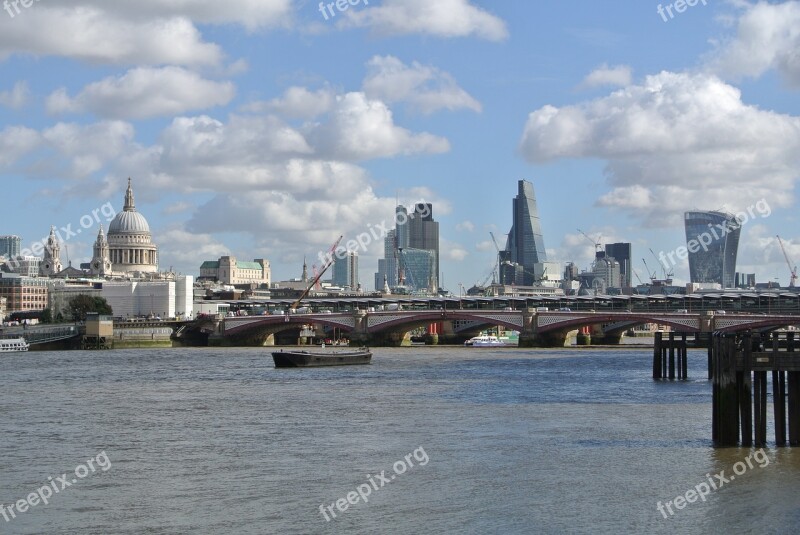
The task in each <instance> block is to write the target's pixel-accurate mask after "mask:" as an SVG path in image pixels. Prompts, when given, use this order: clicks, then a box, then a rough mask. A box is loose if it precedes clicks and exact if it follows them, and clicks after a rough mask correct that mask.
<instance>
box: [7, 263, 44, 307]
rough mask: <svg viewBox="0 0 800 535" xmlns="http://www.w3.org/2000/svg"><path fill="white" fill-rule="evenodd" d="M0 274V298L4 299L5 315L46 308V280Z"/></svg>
mask: <svg viewBox="0 0 800 535" xmlns="http://www.w3.org/2000/svg"><path fill="white" fill-rule="evenodd" d="M36 269H37V271H36V273H35V275H34V276H31V277H28V276H24V275H19V274H17V273H0V297H5V298H6V313H7V314H13V313H14V312H30V311H39V310H44V309H45V308H47V279H45V278H42V277H39V276H38V275H39V273H38V264H37V267H36Z"/></svg>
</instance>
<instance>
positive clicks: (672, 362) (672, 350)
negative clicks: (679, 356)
mask: <svg viewBox="0 0 800 535" xmlns="http://www.w3.org/2000/svg"><path fill="white" fill-rule="evenodd" d="M669 378H670V380H672V381H674V380H675V333H674V332H672V331H670V333H669Z"/></svg>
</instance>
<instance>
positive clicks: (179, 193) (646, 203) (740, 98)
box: [0, 0, 800, 290]
mask: <svg viewBox="0 0 800 535" xmlns="http://www.w3.org/2000/svg"><path fill="white" fill-rule="evenodd" d="M658 5H659V3H658V2H648V1H641V0H636V1H632V0H630V1H628V0H625V1H620V2H603V3H598V2H595V1H590V0H566V1H564V2H523V1H521V0H516V1H499V2H487V1H475V0H438V1H436V2H430V1H424V0H383V1H378V0H372V1H370V2H369V3H368V4H366V3H365V2H363V1H361V2H358V3H357V4H356V5H353V6H350V7H349V8H348V9H347V11H345V12H340V11H338V10H336V7H335V6H334V8H333V9H334V11H336V16H335V17H330V16H329V17H328V20H325V18H324V17H323V15H322V14H321V13H320V11H319V10H318V7H319V5H318V3H315V2H305V1H294V2H292V1H289V0H231V1H228V2H218V1H211V0H184V1H182V2H174V1H166V0H143V1H140V2H136V3H135V4H133V3H130V2H124V1H108V0H103V1H101V0H74V1H65V0H64V1H62V0H42V1H41V2H34V3H33V5H31V7H29V8H24V7H22V5H19V8H20V9H19V12H16V10H15V9H14V7H13V6H9V10H11V12H12V13H13V14H14V16H13V17H11V16H10V15H9V13H8V12H7V11H6V10H0V178H1V179H2V186H3V193H2V205H3V210H2V213H3V216H2V219H0V234H18V235H21V236H22V237H23V239H24V243H25V244H26V245H28V246H30V244H31V243H32V242H33V241H35V240H40V239H42V238H43V237H45V236H46V235H47V233H48V232H49V228H50V225H55V226H56V227H59V228H60V227H67V226H68V225H70V224H71V225H72V228H73V230H75V229H81V230H82V232H81V234H79V235H76V236H72V237H70V238H69V239H68V240H67V248H68V251H69V252H68V254H69V258H70V260H72V262H73V263H78V262H80V261H85V260H86V259H87V257H88V256H90V255H91V243H92V241H93V239H94V237H95V235H96V233H97V226H96V223H94V224H93V225H86V227H87V228H86V229H85V230H84V229H83V228H82V226H81V224H80V221H81V217H83V216H85V215H87V214H89V215H90V214H91V213H92V211H93V210H95V209H98V208H100V207H102V206H103V205H104V204H105V203H107V202H111V203H112V204H113V205H114V206H115V208H116V209H117V210H119V209H121V205H122V201H123V197H124V189H125V186H126V182H127V177H128V176H130V177H132V178H133V183H134V191H135V193H136V202H137V208H138V209H139V211H140V212H142V213H143V214H144V215H145V216H146V217H147V219H148V221H149V223H150V226H151V229H152V231H153V235H154V241H155V242H156V243H157V244H158V245H159V247H160V259H161V268H162V269H168V268H169V267H173V268H174V269H175V270H177V271H180V272H183V273H189V274H195V275H196V274H197V272H198V270H199V266H200V264H201V263H202V262H203V261H204V260H208V259H216V258H218V257H219V256H221V255H223V254H234V255H236V256H237V257H238V258H242V259H246V260H251V259H253V258H267V259H269V260H270V261H271V263H272V268H273V279H274V280H280V279H287V278H290V277H296V276H299V274H300V269H301V265H302V261H303V257H304V256H306V257H308V258H309V259H310V260H309V263H313V262H314V261H315V260H314V259H316V258H317V257H318V253H319V252H320V251H325V250H326V249H327V248H328V247H329V246H330V245H331V244H332V243H333V241H334V240H335V239H336V238H337V237H338V236H339V235H340V234H343V235H345V240H347V239H352V238H355V237H356V236H357V235H358V234H359V233H363V232H367V231H368V230H369V229H370V228H374V227H375V226H378V225H380V224H381V223H382V222H384V221H385V222H387V223H391V220H392V215H393V207H394V205H395V199H396V198H399V199H400V202H401V203H411V202H414V201H420V200H425V201H427V202H432V203H433V204H434V217H435V218H436V219H437V220H438V221H440V223H441V230H440V233H441V239H442V244H441V248H442V261H441V265H442V271H443V272H444V284H445V286H446V287H448V288H449V289H451V290H457V288H458V284H459V283H462V284H464V285H465V286H470V285H471V284H474V283H475V282H478V281H481V280H483V279H484V278H485V277H486V276H487V274H488V273H489V272H490V270H491V267H492V265H493V263H494V258H495V254H494V248H493V246H492V245H491V242H490V241H489V240H490V239H489V231H490V230H492V231H494V232H495V233H496V234H497V235H498V237H500V235H501V234H503V233H506V232H508V229H509V227H510V224H511V199H512V198H513V196H514V195H515V194H516V182H517V181H518V180H519V179H523V178H524V179H527V180H530V181H532V182H533V183H534V186H535V189H536V194H537V198H538V202H539V207H540V212H541V217H542V227H543V231H544V239H545V245H546V247H547V249H548V254H549V257H550V259H552V260H559V261H564V262H566V261H570V260H572V261H575V262H577V263H578V264H579V265H580V266H581V267H587V266H588V263H589V262H590V259H591V256H592V254H593V250H594V248H593V246H592V244H591V243H590V242H589V240H587V239H586V238H584V237H583V236H581V235H580V234H579V233H578V231H577V229H578V228H580V229H582V230H584V231H585V232H587V233H588V234H590V235H592V236H598V235H600V236H602V238H601V241H603V242H607V241H630V242H632V243H633V244H634V258H635V259H636V261H635V262H634V264H635V266H634V267H635V268H636V271H637V272H638V274H639V276H640V277H641V278H643V279H646V273H645V269H644V267H643V264H642V262H641V260H640V259H641V258H642V257H644V258H646V259H647V260H648V264H649V265H650V266H651V267H655V260H652V255H651V254H650V253H649V251H648V248H652V249H653V250H654V251H656V252H660V251H664V252H667V253H668V252H671V251H673V250H674V249H675V248H677V247H679V246H681V245H684V241H685V239H684V234H683V227H682V213H683V211H685V210H687V209H726V210H729V211H734V212H736V211H740V210H744V211H746V210H747V208H748V207H751V206H755V205H756V203H757V202H759V201H763V202H762V204H761V205H760V206H762V207H763V206H765V204H764V203H766V205H768V206H769V211H768V213H769V215H768V216H766V214H767V211H763V210H762V211H756V212H755V214H756V215H757V217H755V218H753V220H751V221H748V223H747V224H746V225H745V226H744V228H743V230H742V243H741V245H740V249H739V261H738V265H737V268H738V270H739V271H745V272H756V273H757V275H758V279H759V280H760V281H767V280H774V279H775V278H778V279H779V280H780V282H781V283H783V284H786V283H787V282H788V268H787V266H786V263H785V261H784V259H783V255H782V253H781V251H780V248H779V246H778V243H777V240H776V238H775V235H776V234H780V235H781V237H782V238H783V239H784V242H785V244H786V246H787V249H788V252H789V254H790V256H791V257H792V260H793V262H800V232H798V218H797V215H796V201H795V183H796V182H797V179H798V175H799V174H800V173H798V169H800V167H798V163H800V161H799V160H800V100H798V89H800V56H798V52H797V51H798V50H800V29H799V28H800V2H798V1H790V2H770V3H767V2H759V3H748V2H743V1H739V0H735V1H717V0H708V1H707V2H706V5H704V4H703V2H702V0H701V1H698V2H697V3H696V5H695V6H693V7H687V8H686V9H685V10H684V11H683V12H682V13H677V12H676V11H674V8H673V14H674V17H673V18H671V19H669V18H668V20H667V22H665V21H664V20H663V18H662V17H661V16H660V15H659V14H658V11H657V8H658ZM662 5H663V6H667V5H671V4H669V3H665V2H662ZM134 6H135V7H134ZM0 7H1V6H0ZM765 216H766V217H765ZM85 221H88V220H85ZM381 250H382V244H381V243H377V242H376V243H373V244H371V245H370V246H369V247H368V248H367V250H366V251H362V253H361V261H360V271H361V272H360V278H361V281H362V283H363V284H364V285H365V287H366V288H368V289H371V288H372V279H373V275H372V274H373V272H374V271H375V270H376V269H377V258H378V256H379V255H380V254H381ZM62 260H64V259H63V258H62ZM674 271H675V276H676V279H677V280H679V281H685V280H687V279H688V265H687V264H686V262H685V261H680V262H678V263H677V265H675V266H674Z"/></svg>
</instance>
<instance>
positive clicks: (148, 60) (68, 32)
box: [0, 2, 224, 65]
mask: <svg viewBox="0 0 800 535" xmlns="http://www.w3.org/2000/svg"><path fill="white" fill-rule="evenodd" d="M109 4H121V2H115V3H112V2H109ZM104 5H105V4H104ZM222 6H223V4H220V7H222ZM53 28H58V29H59V31H57V32H55V31H53V30H52V29H53ZM65 36H73V37H66V38H65ZM14 53H22V54H33V55H36V56H60V57H67V58H72V59H77V60H81V61H87V62H92V63H110V64H174V65H218V64H220V63H221V61H222V59H223V57H224V54H223V52H222V50H221V49H220V47H219V46H217V45H215V44H211V43H206V42H204V41H203V39H202V36H201V35H200V31H199V30H198V29H197V28H196V27H195V26H194V24H192V22H191V21H190V20H189V19H187V18H183V17H175V18H170V19H163V18H152V19H141V18H139V19H125V18H123V17H121V16H119V15H116V14H113V13H109V12H107V11H106V10H104V9H102V8H100V7H96V6H86V5H81V4H78V5H76V6H74V7H62V6H59V5H51V3H45V2H42V3H39V4H37V5H36V8H35V9H28V10H27V11H26V12H25V13H24V16H18V17H17V18H16V19H14V23H13V24H5V25H4V28H3V31H2V32H0V60H2V59H5V58H6V57H8V56H10V55H11V54H14Z"/></svg>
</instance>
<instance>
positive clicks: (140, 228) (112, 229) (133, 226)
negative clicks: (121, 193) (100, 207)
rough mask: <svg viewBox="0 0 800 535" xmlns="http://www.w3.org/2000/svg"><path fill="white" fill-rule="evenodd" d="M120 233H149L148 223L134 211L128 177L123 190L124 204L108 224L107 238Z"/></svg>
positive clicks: (134, 206)
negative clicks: (126, 188) (125, 189)
mask: <svg viewBox="0 0 800 535" xmlns="http://www.w3.org/2000/svg"><path fill="white" fill-rule="evenodd" d="M120 234H150V225H148V224H147V219H145V218H144V216H143V215H142V214H140V213H139V212H137V211H136V204H135V203H134V201H133V188H132V187H131V179H130V178H129V179H128V190H127V191H126V192H125V205H124V207H123V209H122V211H121V212H119V213H118V214H117V215H116V216H114V219H112V220H111V223H110V224H109V225H108V236H109V238H111V237H112V236H117V235H120Z"/></svg>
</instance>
